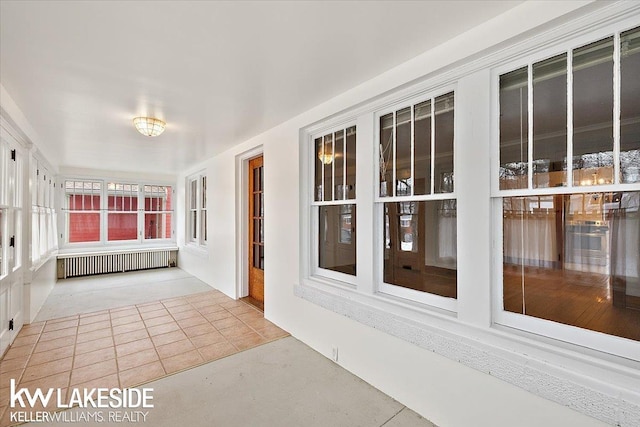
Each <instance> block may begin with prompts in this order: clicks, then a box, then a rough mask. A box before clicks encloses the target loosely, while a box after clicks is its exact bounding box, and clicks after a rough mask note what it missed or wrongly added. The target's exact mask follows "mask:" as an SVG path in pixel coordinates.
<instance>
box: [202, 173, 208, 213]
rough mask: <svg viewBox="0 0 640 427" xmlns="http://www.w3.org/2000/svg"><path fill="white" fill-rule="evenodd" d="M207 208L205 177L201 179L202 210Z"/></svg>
mask: <svg viewBox="0 0 640 427" xmlns="http://www.w3.org/2000/svg"><path fill="white" fill-rule="evenodd" d="M206 207H207V177H206V176H203V177H202V208H203V209H206Z"/></svg>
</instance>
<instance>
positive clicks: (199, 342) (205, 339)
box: [191, 331, 227, 348]
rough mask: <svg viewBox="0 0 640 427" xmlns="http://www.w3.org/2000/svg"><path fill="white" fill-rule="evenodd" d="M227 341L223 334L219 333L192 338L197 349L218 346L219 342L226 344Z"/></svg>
mask: <svg viewBox="0 0 640 427" xmlns="http://www.w3.org/2000/svg"><path fill="white" fill-rule="evenodd" d="M226 341H227V339H226V338H225V337H223V336H222V334H221V333H220V332H218V331H215V332H209V333H206V334H204V335H198V336H196V337H193V338H191V342H192V343H193V345H195V346H196V347H197V348H201V347H206V346H208V345H211V344H216V343H219V342H226Z"/></svg>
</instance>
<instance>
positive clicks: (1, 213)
mask: <svg viewBox="0 0 640 427" xmlns="http://www.w3.org/2000/svg"><path fill="white" fill-rule="evenodd" d="M3 221H4V210H3V209H0V277H2V276H4V263H3V262H4V259H3V258H2V256H3V255H4V251H3V250H2V242H3V240H2V230H4V222H3ZM2 317H4V316H2ZM0 330H1V329H0Z"/></svg>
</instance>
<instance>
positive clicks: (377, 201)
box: [373, 84, 459, 314]
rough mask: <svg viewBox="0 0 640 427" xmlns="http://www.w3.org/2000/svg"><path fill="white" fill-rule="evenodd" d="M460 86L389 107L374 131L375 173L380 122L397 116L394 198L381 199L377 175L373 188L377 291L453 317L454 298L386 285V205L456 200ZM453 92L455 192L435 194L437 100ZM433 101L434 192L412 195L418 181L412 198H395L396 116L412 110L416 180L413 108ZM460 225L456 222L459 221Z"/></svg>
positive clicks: (379, 114) (380, 114) (378, 113)
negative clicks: (430, 307)
mask: <svg viewBox="0 0 640 427" xmlns="http://www.w3.org/2000/svg"><path fill="white" fill-rule="evenodd" d="M456 89H457V85H456V84H450V85H445V86H442V87H439V88H437V89H436V90H432V91H428V92H426V93H422V94H420V95H418V96H415V97H412V98H409V99H407V100H403V101H402V102H398V103H395V104H393V105H389V106H387V107H386V108H384V109H381V110H378V111H376V112H375V113H374V122H375V131H374V143H373V145H374V150H375V156H376V159H378V160H377V161H376V171H377V167H379V163H378V162H379V159H380V118H381V117H383V116H385V115H387V114H390V113H391V114H394V116H393V117H394V118H393V121H394V131H393V135H394V137H393V164H394V166H393V167H394V170H393V178H392V188H393V191H392V193H393V194H392V195H391V196H386V197H381V196H380V184H381V182H380V174H379V173H376V174H375V175H376V178H375V188H374V209H375V223H376V225H377V226H376V235H375V238H374V241H375V242H376V243H375V254H376V255H375V259H376V262H375V264H374V265H375V266H376V271H375V277H376V278H377V279H376V283H377V289H378V291H379V292H381V293H383V294H388V295H390V296H393V297H399V298H402V299H406V300H409V301H415V302H418V303H421V304H425V305H428V306H432V307H436V308H439V309H443V310H446V311H448V312H451V313H452V314H453V313H455V312H457V310H458V302H457V299H455V298H447V297H443V296H440V295H435V294H430V293H428V292H422V291H417V290H414V289H409V288H405V287H402V286H398V285H393V284H390V283H386V282H385V281H384V227H385V223H384V220H385V219H384V204H385V203H395V202H421V201H438V200H451V199H453V200H457V196H456V187H457V186H456V185H455V171H456V170H457V168H456V166H457V163H458V162H457V153H458V142H457V141H458V136H457V135H458V132H457V128H458V125H457V123H458V122H459V119H458V115H457V114H455V106H456V105H457V91H456ZM451 92H453V96H454V124H453V126H454V132H453V170H454V186H453V192H451V193H436V192H435V176H434V175H435V167H434V166H435V100H436V98H438V97H439V96H441V95H446V94H448V93H451ZM427 100H431V152H430V153H431V168H430V169H431V178H430V182H431V188H430V190H429V191H430V193H429V194H424V195H413V192H414V190H415V181H414V183H413V185H412V186H411V194H412V195H410V196H396V195H395V193H396V183H395V181H396V167H395V163H396V148H395V146H396V137H395V133H396V130H395V127H396V118H395V117H396V114H395V113H396V112H398V111H400V110H402V109H405V108H410V109H411V123H412V125H411V176H412V178H415V171H414V163H415V162H414V142H415V141H414V130H413V126H414V125H413V117H414V106H415V105H417V104H420V103H421V102H424V101H427ZM456 222H457V219H456Z"/></svg>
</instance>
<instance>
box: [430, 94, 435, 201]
mask: <svg viewBox="0 0 640 427" xmlns="http://www.w3.org/2000/svg"><path fill="white" fill-rule="evenodd" d="M435 171H436V99H435V98H431V188H430V189H429V194H433V193H434V191H435V176H436V172H435Z"/></svg>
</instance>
